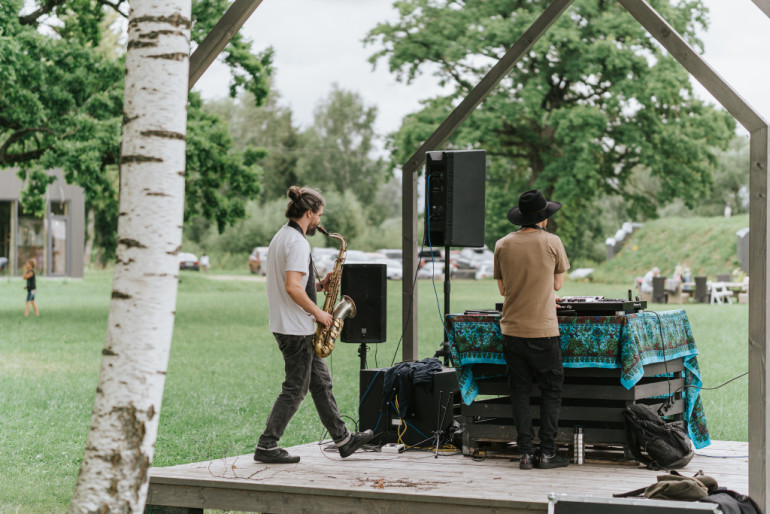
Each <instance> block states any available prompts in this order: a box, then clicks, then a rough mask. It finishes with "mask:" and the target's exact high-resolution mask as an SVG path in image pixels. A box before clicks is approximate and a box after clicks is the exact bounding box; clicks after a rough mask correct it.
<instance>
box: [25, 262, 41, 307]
mask: <svg viewBox="0 0 770 514" xmlns="http://www.w3.org/2000/svg"><path fill="white" fill-rule="evenodd" d="M23 277H24V278H25V279H26V280H27V305H26V307H25V308H24V316H25V317H26V316H29V305H30V304H32V308H33V309H34V310H35V316H40V312H38V310H37V305H35V289H36V288H37V285H36V284H35V259H29V260H28V261H27V263H26V264H25V265H24V275H23Z"/></svg>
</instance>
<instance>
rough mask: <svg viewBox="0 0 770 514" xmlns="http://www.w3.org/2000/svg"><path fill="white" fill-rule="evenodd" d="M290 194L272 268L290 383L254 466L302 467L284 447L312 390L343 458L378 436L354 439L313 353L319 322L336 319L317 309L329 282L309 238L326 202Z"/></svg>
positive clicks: (308, 193) (304, 193)
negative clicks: (318, 270) (319, 273)
mask: <svg viewBox="0 0 770 514" xmlns="http://www.w3.org/2000/svg"><path fill="white" fill-rule="evenodd" d="M287 194H288V196H289V199H290V201H289V204H288V206H287V208H286V217H287V218H288V219H289V221H288V223H286V224H285V225H283V226H282V227H281V229H280V230H279V231H278V232H277V233H276V234H275V236H273V239H272V241H271V242H270V247H269V249H268V252H267V265H266V270H267V301H268V306H269V307H268V308H269V318H270V323H269V326H270V331H271V332H272V333H273V335H274V336H275V339H276V341H277V342H278V348H279V349H280V350H281V353H282V354H283V360H284V370H285V379H284V382H283V385H282V386H281V392H280V394H279V395H278V398H277V399H276V400H275V403H274V404H273V408H272V410H271V411H270V415H269V416H268V418H267V423H266V426H265V431H264V432H263V433H262V435H261V436H260V437H259V441H258V442H257V449H256V451H255V452H254V460H255V461H258V462H265V463H296V462H299V457H298V456H294V455H291V454H289V452H287V451H286V450H285V449H283V448H279V447H278V441H279V440H280V439H281V436H282V435H283V432H284V430H285V429H286V426H287V425H288V424H289V421H291V418H292V417H293V416H294V414H295V413H296V412H297V409H298V408H299V406H300V404H301V403H302V400H303V399H304V398H305V396H306V395H307V392H308V390H309V391H310V395H311V396H312V397H313V403H314V404H315V407H316V411H317V412H318V416H319V418H320V419H321V423H323V425H324V426H325V427H326V429H327V430H328V431H329V434H330V436H331V438H332V440H333V441H334V443H335V444H336V445H337V448H338V449H339V453H340V457H342V458H345V457H348V456H350V455H351V454H353V452H355V451H356V450H358V449H359V448H361V447H362V446H363V445H364V444H366V443H367V442H368V441H369V440H370V439H371V438H372V437H373V433H372V431H371V430H366V431H364V432H355V433H351V432H350V431H349V430H348V429H347V427H346V426H345V422H344V421H342V418H341V417H340V413H339V409H338V408H337V401H336V400H335V399H334V394H333V393H332V380H331V375H330V374H329V370H328V368H327V367H326V362H325V361H324V360H323V359H322V358H321V357H319V356H318V355H316V353H315V350H314V349H313V336H314V334H315V323H314V322H318V323H320V324H322V325H324V326H326V327H329V326H330V325H331V323H332V315H331V314H330V313H328V312H325V311H323V310H322V309H320V308H319V307H318V306H317V305H316V291H318V290H321V289H323V287H325V286H326V285H327V284H328V282H329V276H328V275H327V277H325V278H324V280H323V281H321V282H320V283H318V284H316V281H315V278H314V272H313V263H312V260H311V256H310V244H309V243H308V242H307V239H306V238H305V236H306V235H311V236H312V235H314V234H315V231H316V229H317V228H318V225H319V224H320V223H321V216H322V215H323V210H324V205H325V201H324V199H323V197H322V196H321V194H320V193H319V192H318V191H316V190H314V189H311V188H308V187H302V188H300V187H297V186H292V187H290V188H289V191H288V193H287Z"/></svg>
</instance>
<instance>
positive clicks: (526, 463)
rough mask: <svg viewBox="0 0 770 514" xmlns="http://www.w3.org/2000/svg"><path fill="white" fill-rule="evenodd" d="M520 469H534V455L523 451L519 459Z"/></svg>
mask: <svg viewBox="0 0 770 514" xmlns="http://www.w3.org/2000/svg"><path fill="white" fill-rule="evenodd" d="M519 469H532V455H531V454H529V453H522V454H521V458H520V459H519Z"/></svg>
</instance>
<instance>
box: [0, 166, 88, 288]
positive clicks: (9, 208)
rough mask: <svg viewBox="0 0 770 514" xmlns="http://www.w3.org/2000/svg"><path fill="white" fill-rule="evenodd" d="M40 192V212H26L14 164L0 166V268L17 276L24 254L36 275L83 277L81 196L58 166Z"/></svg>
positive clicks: (82, 210) (81, 193)
mask: <svg viewBox="0 0 770 514" xmlns="http://www.w3.org/2000/svg"><path fill="white" fill-rule="evenodd" d="M49 173H50V174H52V175H53V176H55V177H56V181H55V182H54V183H53V184H51V185H49V186H48V190H47V191H46V195H45V200H46V202H45V216H44V217H42V218H40V217H37V216H34V215H31V214H26V213H24V212H23V211H22V209H21V204H20V202H19V198H20V194H21V190H22V188H23V183H22V181H21V180H19V177H18V176H17V175H16V170H15V169H10V170H0V268H1V270H0V274H3V275H6V276H8V275H11V276H20V275H21V274H22V269H23V267H24V263H25V262H26V261H27V259H30V258H34V259H35V260H36V262H37V269H38V274H39V275H47V276H62V277H64V276H66V277H75V278H82V277H83V248H84V239H85V197H84V195H83V190H82V188H80V187H79V186H75V185H69V184H67V183H66V182H65V180H64V177H63V175H62V172H61V170H60V169H55V170H51V171H49Z"/></svg>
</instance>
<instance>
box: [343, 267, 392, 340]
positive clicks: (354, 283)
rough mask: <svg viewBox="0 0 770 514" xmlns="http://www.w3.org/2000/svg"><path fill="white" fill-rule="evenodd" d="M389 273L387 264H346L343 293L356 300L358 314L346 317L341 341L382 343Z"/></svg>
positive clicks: (384, 330)
mask: <svg viewBox="0 0 770 514" xmlns="http://www.w3.org/2000/svg"><path fill="white" fill-rule="evenodd" d="M387 286H388V277H387V270H386V266H385V264H344V265H343V266H342V283H341V287H340V289H341V293H342V294H343V295H347V296H349V297H350V298H351V299H352V300H353V303H355V304H356V316H355V317H354V318H346V319H345V324H344V325H343V326H342V334H340V341H342V342H343V343H359V344H360V343H382V342H385V340H386V339H387V337H386V332H387V310H388V308H387V297H388V291H387Z"/></svg>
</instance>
